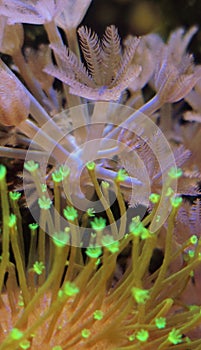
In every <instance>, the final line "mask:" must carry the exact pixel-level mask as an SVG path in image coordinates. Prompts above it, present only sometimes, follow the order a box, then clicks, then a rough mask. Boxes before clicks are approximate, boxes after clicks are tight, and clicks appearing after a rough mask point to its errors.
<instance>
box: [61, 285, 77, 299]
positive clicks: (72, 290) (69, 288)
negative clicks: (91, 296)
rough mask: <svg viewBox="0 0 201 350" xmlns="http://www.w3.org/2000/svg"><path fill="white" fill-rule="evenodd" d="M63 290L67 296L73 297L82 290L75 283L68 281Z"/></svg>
mask: <svg viewBox="0 0 201 350" xmlns="http://www.w3.org/2000/svg"><path fill="white" fill-rule="evenodd" d="M63 291H64V294H65V295H66V296H68V297H72V296H74V295H76V294H78V293H79V291H80V290H79V288H78V287H77V286H76V284H75V283H73V282H69V281H68V282H66V283H65V285H64V289H63Z"/></svg>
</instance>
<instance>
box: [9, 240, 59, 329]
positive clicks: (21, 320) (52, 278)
mask: <svg viewBox="0 0 201 350" xmlns="http://www.w3.org/2000/svg"><path fill="white" fill-rule="evenodd" d="M64 249H65V247H58V246H56V247H55V258H54V264H53V267H52V270H51V272H50V274H49V276H48V279H47V280H46V281H45V283H44V284H43V285H42V286H41V287H40V288H39V289H38V292H37V293H36V294H35V295H34V297H33V298H32V300H31V301H30V303H29V304H28V305H27V307H26V308H25V310H24V313H23V314H22V316H21V317H20V318H19V320H18V321H17V323H16V324H15V327H16V328H20V327H23V325H24V324H25V322H26V321H27V319H28V317H29V314H30V313H31V312H32V311H33V310H34V308H35V307H36V305H37V303H38V302H39V300H40V298H41V297H42V296H43V295H44V294H45V293H46V292H47V291H48V289H49V287H51V286H52V285H53V283H54V282H55V279H57V276H58V274H59V273H60V270H61V269H62V270H63V269H64V262H63V258H64V257H63V252H64Z"/></svg>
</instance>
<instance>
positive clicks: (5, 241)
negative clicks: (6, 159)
mask: <svg viewBox="0 0 201 350" xmlns="http://www.w3.org/2000/svg"><path fill="white" fill-rule="evenodd" d="M1 170H2V172H4V170H5V167H4V166H3V165H2V166H1V165H0V171H1ZM0 194H1V207H2V217H3V235H2V259H1V263H0V292H1V290H2V287H3V283H4V275H5V272H6V269H7V266H8V263H9V227H8V222H9V203H8V196H7V183H6V170H5V176H3V177H2V178H0Z"/></svg>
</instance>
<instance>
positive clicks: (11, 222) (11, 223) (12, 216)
mask: <svg viewBox="0 0 201 350" xmlns="http://www.w3.org/2000/svg"><path fill="white" fill-rule="evenodd" d="M16 222H17V217H16V215H15V214H10V217H9V222H8V226H9V227H14V226H15V225H16Z"/></svg>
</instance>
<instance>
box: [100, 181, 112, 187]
mask: <svg viewBox="0 0 201 350" xmlns="http://www.w3.org/2000/svg"><path fill="white" fill-rule="evenodd" d="M101 185H102V187H103V188H106V189H107V188H109V187H110V184H109V182H107V181H102V182H101Z"/></svg>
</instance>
